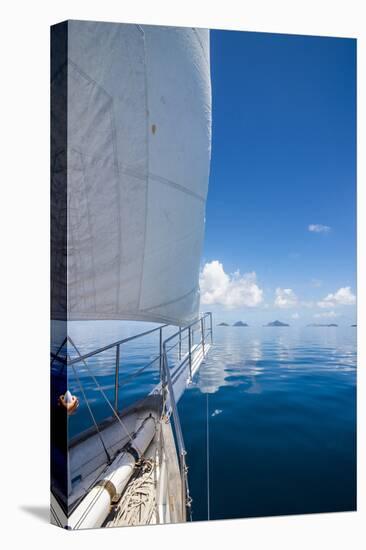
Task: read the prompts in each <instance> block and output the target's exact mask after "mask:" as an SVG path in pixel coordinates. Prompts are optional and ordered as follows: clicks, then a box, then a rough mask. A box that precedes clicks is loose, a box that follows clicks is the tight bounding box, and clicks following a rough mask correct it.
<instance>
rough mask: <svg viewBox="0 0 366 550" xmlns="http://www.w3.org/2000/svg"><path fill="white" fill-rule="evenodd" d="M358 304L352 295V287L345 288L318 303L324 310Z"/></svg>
mask: <svg viewBox="0 0 366 550" xmlns="http://www.w3.org/2000/svg"><path fill="white" fill-rule="evenodd" d="M355 303H356V296H355V295H354V294H352V291H351V287H350V286H343V287H341V288H339V289H338V290H337V292H334V293H331V294H328V295H327V296H326V297H325V298H323V300H320V301H319V302H318V306H319V307H322V308H328V307H329V308H333V307H336V306H351V305H353V304H355Z"/></svg>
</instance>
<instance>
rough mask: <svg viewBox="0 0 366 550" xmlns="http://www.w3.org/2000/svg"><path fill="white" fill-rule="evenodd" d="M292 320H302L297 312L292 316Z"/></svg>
mask: <svg viewBox="0 0 366 550" xmlns="http://www.w3.org/2000/svg"><path fill="white" fill-rule="evenodd" d="M291 319H300V315H299V314H298V313H297V312H296V313H293V314H292V315H291Z"/></svg>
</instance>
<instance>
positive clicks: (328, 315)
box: [314, 311, 338, 319]
mask: <svg viewBox="0 0 366 550" xmlns="http://www.w3.org/2000/svg"><path fill="white" fill-rule="evenodd" d="M314 317H315V319H324V318H326V319H334V317H338V313H336V312H335V311H324V312H323V313H315V315H314Z"/></svg>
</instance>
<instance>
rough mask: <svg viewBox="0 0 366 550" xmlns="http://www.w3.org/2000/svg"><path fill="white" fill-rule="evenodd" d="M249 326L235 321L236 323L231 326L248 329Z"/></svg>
mask: <svg viewBox="0 0 366 550" xmlns="http://www.w3.org/2000/svg"><path fill="white" fill-rule="evenodd" d="M248 326H249V325H248V324H247V323H243V321H236V323H234V324H233V327H248Z"/></svg>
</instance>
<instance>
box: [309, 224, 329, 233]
mask: <svg viewBox="0 0 366 550" xmlns="http://www.w3.org/2000/svg"><path fill="white" fill-rule="evenodd" d="M308 230H309V231H310V232H311V233H329V231H330V227H329V225H322V224H321V223H311V224H310V225H308Z"/></svg>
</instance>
